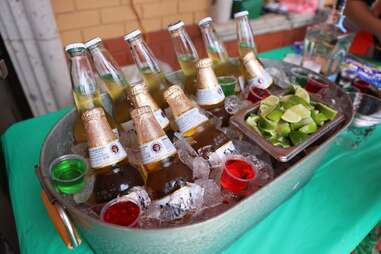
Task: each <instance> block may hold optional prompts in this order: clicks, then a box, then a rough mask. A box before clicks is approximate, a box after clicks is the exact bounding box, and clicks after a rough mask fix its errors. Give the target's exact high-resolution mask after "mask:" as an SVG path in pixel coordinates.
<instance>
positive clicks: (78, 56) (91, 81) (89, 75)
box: [65, 43, 118, 143]
mask: <svg viewBox="0 0 381 254" xmlns="http://www.w3.org/2000/svg"><path fill="white" fill-rule="evenodd" d="M65 50H66V51H67V52H68V54H69V56H70V58H69V61H70V77H71V82H72V87H73V97H74V102H75V106H76V108H77V112H78V115H79V116H78V118H77V119H76V121H75V124H74V130H73V135H74V141H75V143H84V142H86V140H87V137H86V132H85V129H84V126H83V123H82V121H81V119H80V117H81V115H82V114H83V113H84V112H85V111H87V110H90V109H93V108H95V107H101V108H103V109H104V110H105V112H110V111H111V112H112V109H111V110H110V109H108V110H107V109H106V108H105V105H104V102H103V100H102V96H101V93H100V90H99V88H98V87H97V85H96V81H95V75H94V72H93V69H92V66H91V63H90V61H89V58H88V55H87V53H86V47H85V45H84V44H83V43H72V44H69V45H67V46H66V47H65ZM106 117H107V121H108V122H109V123H110V125H111V127H112V129H113V131H114V132H115V133H118V129H117V124H116V123H115V121H114V119H113V118H112V116H111V115H109V114H108V113H106Z"/></svg>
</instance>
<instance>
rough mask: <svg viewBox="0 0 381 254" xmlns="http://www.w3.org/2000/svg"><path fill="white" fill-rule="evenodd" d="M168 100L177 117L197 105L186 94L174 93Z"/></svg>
mask: <svg viewBox="0 0 381 254" xmlns="http://www.w3.org/2000/svg"><path fill="white" fill-rule="evenodd" d="M167 102H168V105H169V107H170V108H171V111H172V114H173V115H174V117H175V118H177V117H180V116H181V115H182V114H183V113H185V112H187V111H189V110H191V109H193V108H195V107H196V106H195V105H194V104H193V102H192V101H191V100H190V99H189V98H188V97H186V96H185V95H184V94H177V95H172V96H171V97H170V98H168V99H167Z"/></svg>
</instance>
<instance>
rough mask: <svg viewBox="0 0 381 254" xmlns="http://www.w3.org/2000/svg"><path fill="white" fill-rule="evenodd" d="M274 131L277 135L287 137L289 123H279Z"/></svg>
mask: <svg viewBox="0 0 381 254" xmlns="http://www.w3.org/2000/svg"><path fill="white" fill-rule="evenodd" d="M276 131H277V133H278V135H279V136H282V137H287V136H288V134H290V132H291V128H290V124H289V123H279V124H278V126H277V128H276Z"/></svg>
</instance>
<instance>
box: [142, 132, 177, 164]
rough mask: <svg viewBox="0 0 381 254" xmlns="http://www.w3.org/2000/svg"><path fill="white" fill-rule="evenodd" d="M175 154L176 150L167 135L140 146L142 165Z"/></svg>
mask: <svg viewBox="0 0 381 254" xmlns="http://www.w3.org/2000/svg"><path fill="white" fill-rule="evenodd" d="M175 153H176V148H175V146H174V145H173V144H172V142H171V140H170V139H169V138H168V136H167V135H164V136H161V137H160V138H158V139H155V140H152V141H150V142H147V143H145V144H142V145H140V154H141V157H142V162H143V164H148V163H152V162H156V161H160V160H163V159H165V158H167V157H169V156H171V155H173V154H175Z"/></svg>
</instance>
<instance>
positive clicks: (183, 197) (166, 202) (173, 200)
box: [152, 183, 205, 221]
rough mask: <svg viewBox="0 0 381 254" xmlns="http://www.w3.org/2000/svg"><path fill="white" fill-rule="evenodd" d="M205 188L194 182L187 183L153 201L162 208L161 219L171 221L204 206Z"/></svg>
mask: <svg viewBox="0 0 381 254" xmlns="http://www.w3.org/2000/svg"><path fill="white" fill-rule="evenodd" d="M204 191H205V190H204V188H202V187H201V186H199V185H197V184H194V183H187V185H185V186H184V187H181V188H180V189H178V190H176V191H175V192H173V193H171V194H170V195H168V196H165V197H163V198H161V199H159V200H155V201H153V203H152V204H153V205H154V206H155V207H157V208H159V209H160V219H161V220H163V221H171V220H176V219H180V218H182V217H184V216H185V215H186V214H188V213H189V212H190V211H192V210H197V209H200V208H201V206H202V201H203V196H204Z"/></svg>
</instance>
